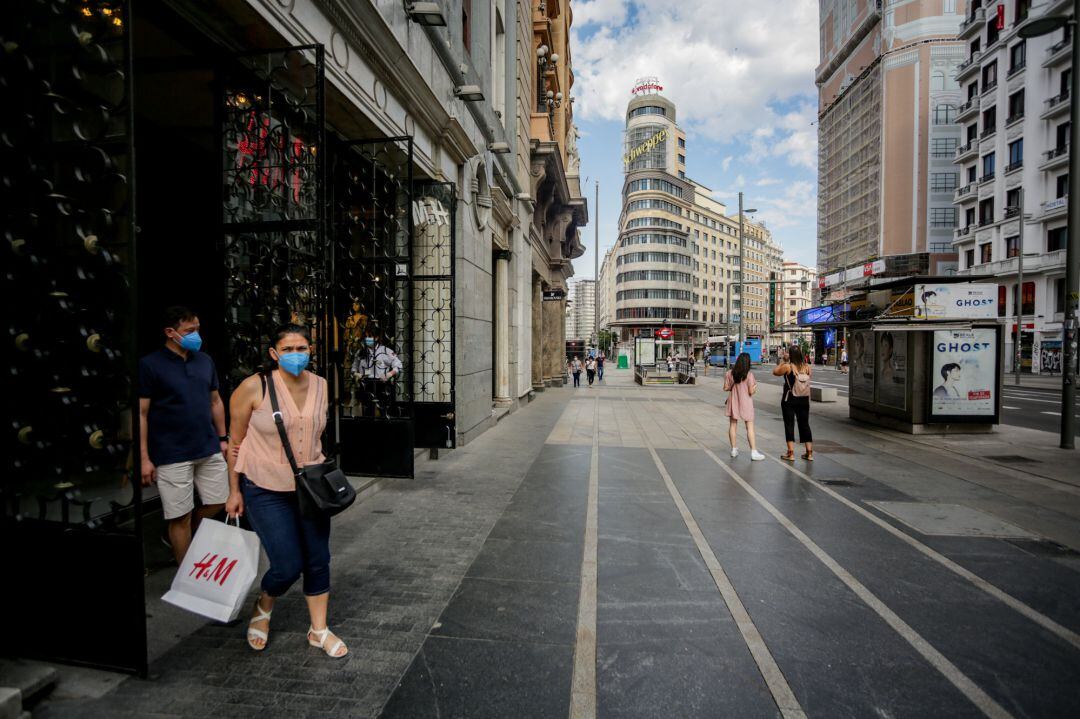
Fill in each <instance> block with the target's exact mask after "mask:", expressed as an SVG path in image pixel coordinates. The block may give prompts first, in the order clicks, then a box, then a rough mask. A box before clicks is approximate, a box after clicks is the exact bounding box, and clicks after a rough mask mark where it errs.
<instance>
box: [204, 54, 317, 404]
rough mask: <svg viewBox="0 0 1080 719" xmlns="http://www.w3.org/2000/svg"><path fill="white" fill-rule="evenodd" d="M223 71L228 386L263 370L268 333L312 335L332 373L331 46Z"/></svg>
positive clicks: (247, 59) (251, 57)
mask: <svg viewBox="0 0 1080 719" xmlns="http://www.w3.org/2000/svg"><path fill="white" fill-rule="evenodd" d="M237 59H238V61H239V62H238V63H237V64H235V65H232V66H230V67H228V68H223V69H222V70H221V71H220V72H219V93H218V113H219V121H218V126H219V128H221V160H222V180H223V181H222V207H223V217H222V233H221V238H222V244H223V253H224V257H225V271H226V276H225V284H226V308H225V311H226V327H227V329H228V336H229V347H228V357H227V358H226V360H227V361H226V362H225V363H224V364H225V365H226V366H227V367H228V368H229V370H228V378H227V383H228V385H230V386H229V387H227V388H226V391H227V390H228V389H231V387H233V386H235V385H236V384H238V383H239V382H240V381H241V380H243V379H244V378H245V377H247V376H248V375H250V374H252V373H253V372H255V371H257V370H258V369H259V367H260V366H261V365H263V364H264V363H265V362H266V361H267V359H268V357H267V348H268V339H267V338H268V334H269V332H271V331H272V330H273V329H274V327H275V326H277V325H280V324H282V323H285V322H290V321H292V322H296V323H297V324H302V325H306V326H307V327H309V328H310V329H311V332H312V339H313V340H314V342H315V346H316V349H317V352H318V354H317V357H316V361H315V362H314V367H313V369H315V370H316V371H319V372H322V373H325V369H326V327H327V316H326V314H327V310H326V308H327V299H328V297H327V290H326V288H327V286H328V283H327V278H328V277H329V272H328V271H329V266H328V260H327V257H326V251H325V247H326V237H325V221H324V216H325V206H326V199H325V182H324V175H325V171H324V167H325V164H326V163H325V155H326V153H325V122H324V118H323V108H324V75H323V47H322V46H321V45H312V46H304V47H290V48H284V49H280V50H269V51H259V52H254V53H248V54H244V55H242V56H240V57H238V58H237Z"/></svg>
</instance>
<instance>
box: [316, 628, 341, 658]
mask: <svg viewBox="0 0 1080 719" xmlns="http://www.w3.org/2000/svg"><path fill="white" fill-rule="evenodd" d="M312 635H314V636H315V637H317V638H318V640H319V641H317V642H316V641H314V640H313V639H312V638H311V637H312ZM329 635H330V627H327V628H326V629H315V627H311V626H309V627H308V644H310V645H311V646H313V647H318V648H319V649H322V650H323V651H324V652H326V656H328V657H330V658H331V659H341V658H342V657H344V656H347V655H348V654H349V648H348V647H345V652H344V653H342V654H338V653H337V651H338V649H341V648H342V647H344V646H345V642H343V641H341V640H340V639H338V638H337V637H334V639H335V640H336V641H335V642H334V646H332V647H330V648H329V649H327V648H326V638H327V637H328V636H329Z"/></svg>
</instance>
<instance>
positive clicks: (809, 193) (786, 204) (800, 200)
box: [754, 180, 817, 230]
mask: <svg viewBox="0 0 1080 719" xmlns="http://www.w3.org/2000/svg"><path fill="white" fill-rule="evenodd" d="M754 204H755V205H756V206H757V207H759V208H760V209H761V211H760V212H759V213H758V215H757V217H758V219H761V220H765V222H766V224H767V225H768V226H769V228H771V229H773V230H776V229H777V228H783V227H795V226H798V225H802V224H804V223H806V222H809V221H811V220H812V219H814V218H816V217H817V185H816V184H815V183H813V182H811V181H809V180H796V181H794V182H789V183H787V184H786V185H785V186H784V191H783V194H780V195H755V196H754Z"/></svg>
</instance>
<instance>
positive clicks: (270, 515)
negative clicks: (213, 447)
mask: <svg viewBox="0 0 1080 719" xmlns="http://www.w3.org/2000/svg"><path fill="white" fill-rule="evenodd" d="M240 491H241V492H242V493H243V495H244V512H245V514H247V518H248V521H249V522H251V526H252V528H253V529H254V530H255V533H256V534H257V535H259V541H260V542H262V545H263V549H265V550H266V556H267V557H269V558H270V568H269V569H268V570H266V574H264V575H263V578H262V588H263V591H264V592H266V593H267V594H269V595H270V596H271V597H280V596H281V595H282V594H284V593H285V592H287V591H289V587H291V586H292V585H293V584H295V583H296V580H297V579H299V578H300V575H301V574H303V575H304V594H306V595H307V596H309V597H313V596H315V595H317V594H326V593H327V592H329V591H330V518H329V517H323V518H321V519H318V520H312V519H304V518H303V517H302V516H301V514H300V507H299V505H298V504H297V499H296V492H273V491H271V490H269V489H263V488H262V487H260V486H258V485H257V484H255V483H254V482H252V481H251V480H250V479H248V478H247V477H243V476H241V477H240Z"/></svg>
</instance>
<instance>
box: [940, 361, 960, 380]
mask: <svg viewBox="0 0 1080 719" xmlns="http://www.w3.org/2000/svg"><path fill="white" fill-rule="evenodd" d="M954 369H960V365H958V364H956V363H955V362H950V363H949V364H947V365H945V366H944V367H942V368H941V379H949V373H950V372H952V371H953V370H954Z"/></svg>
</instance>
